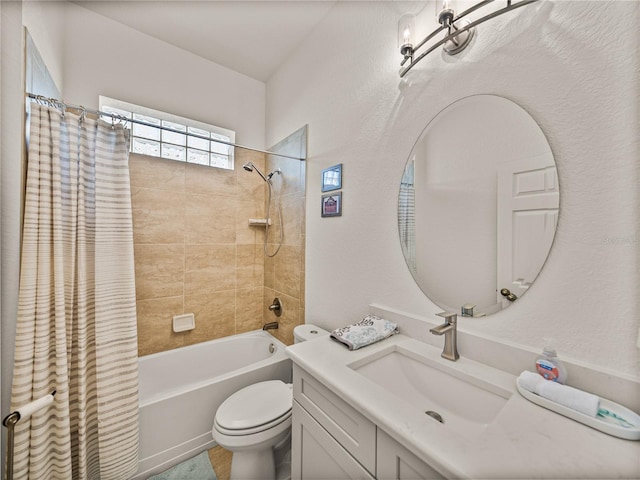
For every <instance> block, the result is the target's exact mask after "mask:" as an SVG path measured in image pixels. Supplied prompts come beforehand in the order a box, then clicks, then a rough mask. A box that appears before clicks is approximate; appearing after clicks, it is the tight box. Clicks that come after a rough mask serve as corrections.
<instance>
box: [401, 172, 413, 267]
mask: <svg viewBox="0 0 640 480" xmlns="http://www.w3.org/2000/svg"><path fill="white" fill-rule="evenodd" d="M413 169H414V165H413V162H410V163H409V164H408V165H407V168H406V169H405V172H404V175H403V176H402V181H401V182H400V194H399V195H398V231H399V232H400V245H401V246H402V252H403V253H404V258H405V259H406V261H407V265H408V266H409V269H410V270H411V273H413V274H415V273H417V266H416V190H415V187H414V173H413Z"/></svg>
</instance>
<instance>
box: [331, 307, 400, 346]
mask: <svg viewBox="0 0 640 480" xmlns="http://www.w3.org/2000/svg"><path fill="white" fill-rule="evenodd" d="M396 333H398V326H397V325H396V324H395V323H393V322H390V321H388V320H385V319H384V318H380V317H377V316H375V315H367V316H366V317H364V318H363V319H362V320H360V321H359V322H358V323H354V324H353V325H347V326H346V327H342V328H338V329H336V330H334V331H332V332H331V335H330V336H331V338H333V339H334V340H337V341H339V342H342V343H344V344H345V345H346V346H347V347H349V350H357V349H358V348H361V347H366V346H367V345H371V344H372V343H375V342H379V341H380V340H384V339H385V338H387V337H390V336H391V335H394V334H396Z"/></svg>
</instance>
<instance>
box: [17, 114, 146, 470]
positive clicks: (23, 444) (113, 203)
mask: <svg viewBox="0 0 640 480" xmlns="http://www.w3.org/2000/svg"><path fill="white" fill-rule="evenodd" d="M127 147H128V140H127V135H126V132H125V131H124V130H123V128H122V127H121V126H119V125H115V126H112V125H110V124H108V123H106V122H104V121H98V120H95V119H89V118H84V115H80V116H78V115H75V114H72V113H70V112H66V113H65V112H64V111H62V110H59V109H57V108H52V107H50V106H46V105H40V104H33V105H32V108H31V137H30V142H29V161H28V172H27V185H26V197H25V212H24V227H23V240H22V264H21V274H20V275H21V277H20V296H19V306H18V320H17V335H16V351H15V366H14V377H13V388H12V409H15V408H19V407H21V406H22V405H24V404H26V403H28V402H30V401H32V400H35V399H38V398H40V397H42V396H44V395H46V394H48V393H50V392H51V391H53V390H55V391H56V392H57V393H56V395H55V400H54V403H53V405H51V406H50V407H48V408H46V409H43V410H42V411H40V412H37V413H35V414H34V415H33V416H32V417H31V418H30V419H28V420H24V421H20V422H18V424H17V426H16V434H15V435H16V438H15V455H14V478H16V479H32V480H34V479H47V480H48V479H64V480H70V479H73V480H78V479H100V480H107V479H126V478H130V477H131V476H132V475H133V474H134V473H135V472H136V469H137V457H138V373H137V338H136V306H135V283H134V266H133V238H132V237H133V233H132V221H131V198H130V187H129V169H128V148H127Z"/></svg>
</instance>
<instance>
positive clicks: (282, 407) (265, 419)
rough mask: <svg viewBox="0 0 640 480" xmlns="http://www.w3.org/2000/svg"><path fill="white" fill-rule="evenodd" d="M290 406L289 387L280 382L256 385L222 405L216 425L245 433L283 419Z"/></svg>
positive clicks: (238, 393)
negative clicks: (280, 418) (250, 429)
mask: <svg viewBox="0 0 640 480" xmlns="http://www.w3.org/2000/svg"><path fill="white" fill-rule="evenodd" d="M292 405H293V392H292V389H291V385H289V384H286V383H284V382H282V381H281V380H269V381H266V382H260V383H255V384H253V385H249V386H248V387H245V388H243V389H242V390H238V391H237V392H236V393H234V394H233V395H231V396H230V397H229V398H227V399H226V400H225V401H224V402H222V405H220V407H219V408H218V411H217V412H216V422H217V423H218V425H220V426H221V427H223V428H224V429H229V430H246V429H249V428H253V427H257V426H260V425H264V424H266V423H269V422H272V421H274V420H275V419H277V418H279V417H282V416H283V415H285V414H286V413H287V412H289V410H291V406H292Z"/></svg>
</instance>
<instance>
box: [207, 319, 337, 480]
mask: <svg viewBox="0 0 640 480" xmlns="http://www.w3.org/2000/svg"><path fill="white" fill-rule="evenodd" d="M300 327H302V328H300ZM300 327H296V328H295V329H294V334H295V341H296V343H298V342H301V341H305V340H308V339H310V338H316V337H318V336H322V335H328V333H329V332H327V331H325V330H322V329H321V328H318V327H314V326H310V325H301V326H300ZM295 330H298V331H297V333H296V332H295ZM311 330H313V333H308V332H309V331H311ZM292 390H293V389H292V385H291V384H287V383H284V382H282V381H281V380H268V381H265V382H259V383H255V384H253V385H249V386H248V387H244V388H243V389H241V390H238V391H237V392H236V393H234V394H233V395H231V396H230V397H228V398H227V399H226V400H225V401H224V402H222V404H221V405H220V407H219V408H218V410H217V411H216V415H215V419H214V422H213V428H212V430H211V434H212V435H213V439H214V440H215V441H216V442H217V443H218V445H220V446H221V447H223V448H225V449H227V450H229V451H231V452H232V453H233V456H232V459H231V480H250V479H251V480H255V479H260V480H274V479H275V478H276V466H275V460H274V447H275V446H276V445H279V444H281V443H283V442H284V441H285V440H287V438H288V437H289V435H290V434H291V408H292V406H293V391H292Z"/></svg>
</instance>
